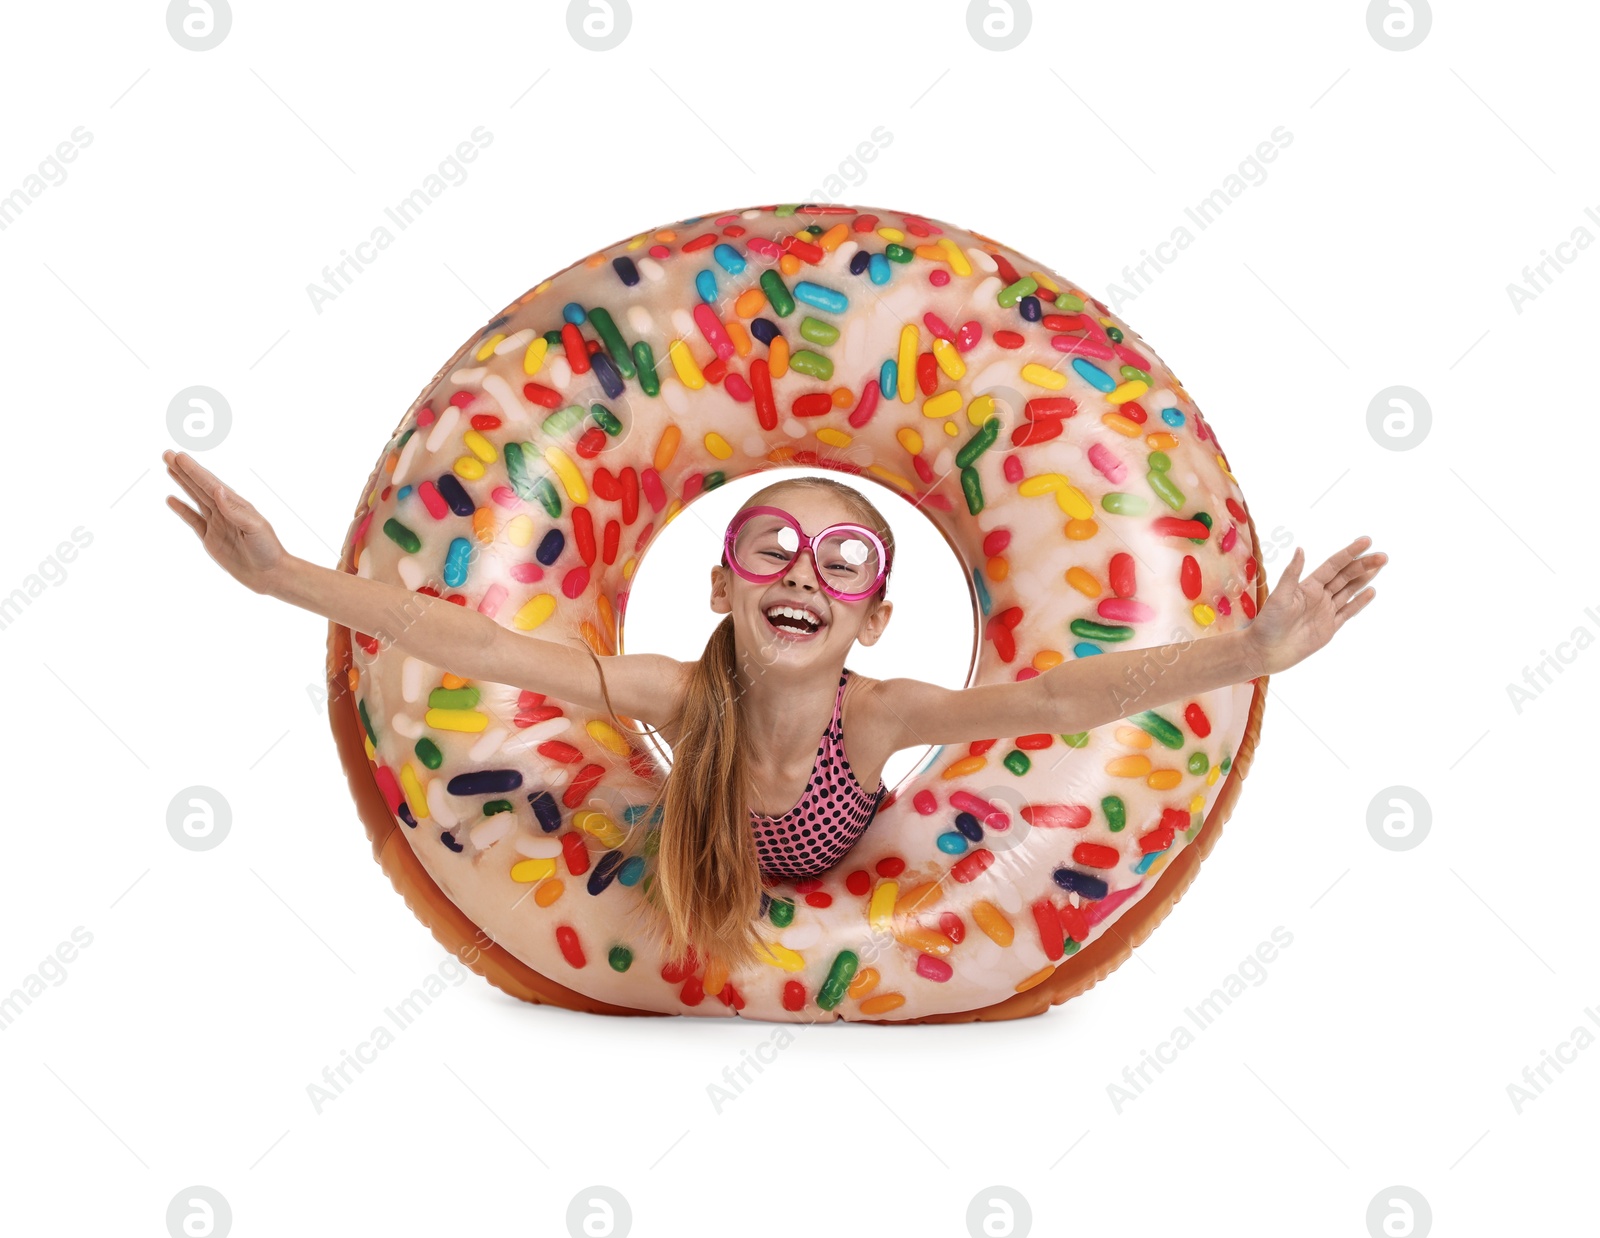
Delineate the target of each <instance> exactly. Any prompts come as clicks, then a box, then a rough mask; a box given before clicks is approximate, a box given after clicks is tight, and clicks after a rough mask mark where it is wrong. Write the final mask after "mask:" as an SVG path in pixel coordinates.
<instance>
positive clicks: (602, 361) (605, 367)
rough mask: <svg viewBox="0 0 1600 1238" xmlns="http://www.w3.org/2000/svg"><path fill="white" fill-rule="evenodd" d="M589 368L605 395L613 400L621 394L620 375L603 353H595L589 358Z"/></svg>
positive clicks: (614, 365)
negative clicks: (603, 389)
mask: <svg viewBox="0 0 1600 1238" xmlns="http://www.w3.org/2000/svg"><path fill="white" fill-rule="evenodd" d="M589 368H590V369H592V370H593V371H594V376H595V377H596V378H598V379H599V380H600V385H601V386H602V387H604V388H605V392H606V395H608V396H609V397H610V398H611V399H613V400H615V399H616V398H617V397H618V396H620V395H621V394H622V392H623V386H622V375H621V374H619V373H617V367H616V364H615V363H614V362H613V361H612V360H611V358H610V357H608V356H606V355H605V353H603V352H597V353H595V354H593V355H592V356H591V357H590V358H589Z"/></svg>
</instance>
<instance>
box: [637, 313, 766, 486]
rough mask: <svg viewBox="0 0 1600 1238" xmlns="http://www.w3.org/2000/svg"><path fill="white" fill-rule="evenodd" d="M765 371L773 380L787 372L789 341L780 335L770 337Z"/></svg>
mask: <svg viewBox="0 0 1600 1238" xmlns="http://www.w3.org/2000/svg"><path fill="white" fill-rule="evenodd" d="M767 369H768V371H770V372H771V374H772V377H774V378H782V377H783V376H784V375H785V374H787V373H788V372H789V341H788V340H786V339H784V338H783V336H781V335H775V336H773V337H772V347H771V348H770V349H768V350H767ZM656 471H657V472H660V469H659V468H658V469H657V470H656Z"/></svg>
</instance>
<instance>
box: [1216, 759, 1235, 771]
mask: <svg viewBox="0 0 1600 1238" xmlns="http://www.w3.org/2000/svg"><path fill="white" fill-rule="evenodd" d="M1232 766H1233V758H1232V757H1223V758H1222V764H1221V765H1219V766H1217V768H1218V769H1220V770H1221V771H1222V772H1223V773H1224V774H1226V773H1227V772H1228V770H1229V769H1230V768H1232Z"/></svg>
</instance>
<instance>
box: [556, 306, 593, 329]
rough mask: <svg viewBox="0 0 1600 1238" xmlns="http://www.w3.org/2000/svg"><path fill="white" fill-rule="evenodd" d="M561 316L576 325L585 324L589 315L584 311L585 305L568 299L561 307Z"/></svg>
mask: <svg viewBox="0 0 1600 1238" xmlns="http://www.w3.org/2000/svg"><path fill="white" fill-rule="evenodd" d="M561 316H562V317H563V318H565V319H566V320H567V321H568V322H570V323H571V324H572V325H573V326H575V327H581V326H583V324H584V322H585V320H587V318H588V317H589V315H587V314H585V313H584V312H583V306H581V305H579V304H578V303H577V302H576V301H568V302H567V303H566V304H565V305H563V306H562V307H561Z"/></svg>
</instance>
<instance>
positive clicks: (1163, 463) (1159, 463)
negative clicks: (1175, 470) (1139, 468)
mask: <svg viewBox="0 0 1600 1238" xmlns="http://www.w3.org/2000/svg"><path fill="white" fill-rule="evenodd" d="M1145 463H1147V464H1148V465H1149V466H1150V467H1151V468H1152V469H1154V470H1155V471H1156V472H1157V473H1165V472H1166V471H1167V470H1168V469H1170V468H1171V467H1172V457H1171V456H1169V455H1167V453H1166V452H1164V451H1152V452H1151V453H1150V458H1149V459H1148V460H1147V461H1146V462H1145Z"/></svg>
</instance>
